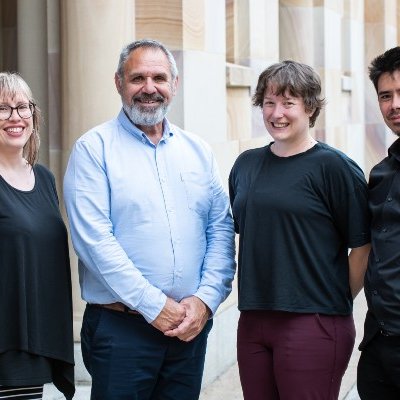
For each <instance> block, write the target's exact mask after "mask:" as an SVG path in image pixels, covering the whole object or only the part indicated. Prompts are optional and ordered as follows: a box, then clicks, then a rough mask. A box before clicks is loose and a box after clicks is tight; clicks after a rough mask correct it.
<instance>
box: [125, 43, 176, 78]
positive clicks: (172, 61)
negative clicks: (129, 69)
mask: <svg viewBox="0 0 400 400" xmlns="http://www.w3.org/2000/svg"><path fill="white" fill-rule="evenodd" d="M141 47H143V48H147V49H156V50H157V49H158V50H161V51H162V52H163V53H164V54H165V55H166V57H167V59H168V63H169V69H170V73H171V77H172V80H173V81H174V80H175V78H176V77H177V76H178V68H177V66H176V61H175V58H174V56H173V55H172V53H171V52H170V51H169V50H168V49H167V48H166V47H165V46H164V45H163V44H162V43H161V42H158V41H157V40H153V39H141V40H136V41H134V42H132V43H129V44H128V45H126V46H125V47H124V48H123V49H122V51H121V54H120V56H119V62H118V67H117V75H118V76H119V78H120V79H122V78H123V77H124V65H125V62H126V60H127V59H128V57H129V54H131V53H132V51H134V50H136V49H139V48H141Z"/></svg>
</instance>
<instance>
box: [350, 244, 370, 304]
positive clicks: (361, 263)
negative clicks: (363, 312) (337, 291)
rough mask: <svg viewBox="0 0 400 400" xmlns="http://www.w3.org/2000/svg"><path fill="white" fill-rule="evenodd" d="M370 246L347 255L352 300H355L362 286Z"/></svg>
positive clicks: (353, 250)
mask: <svg viewBox="0 0 400 400" xmlns="http://www.w3.org/2000/svg"><path fill="white" fill-rule="evenodd" d="M370 250H371V245H370V244H369V243H368V244H366V245H364V246H361V247H355V248H354V249H351V251H350V254H349V284H350V289H351V294H352V296H353V299H355V298H356V296H357V295H358V293H359V292H360V290H361V289H362V288H363V286H364V275H365V271H366V270H367V265H368V255H369V252H370Z"/></svg>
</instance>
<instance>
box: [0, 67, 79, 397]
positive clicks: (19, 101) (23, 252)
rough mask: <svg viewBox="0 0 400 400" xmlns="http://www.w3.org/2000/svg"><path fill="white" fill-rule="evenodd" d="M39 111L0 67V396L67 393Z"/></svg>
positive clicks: (51, 196) (60, 270)
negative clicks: (49, 388) (46, 388)
mask: <svg viewBox="0 0 400 400" xmlns="http://www.w3.org/2000/svg"><path fill="white" fill-rule="evenodd" d="M39 122H40V110H39V109H38V107H37V106H36V105H35V102H34V100H33V98H32V93H31V90H30V89H29V87H28V85H27V84H26V82H25V81H24V80H23V79H22V78H21V77H20V76H19V75H18V74H15V73H7V72H5V73H0V398H7V399H24V400H25V399H41V398H42V392H43V384H44V383H47V382H53V383H54V384H55V386H56V387H57V388H58V389H59V390H60V391H61V392H63V393H64V395H65V397H66V398H67V399H72V396H73V394H74V391H75V389H74V370H73V365H74V360H73V334H72V299H71V278H70V266H69V254H68V241H67V231H66V228H65V225H64V223H63V220H62V218H61V215H60V212H59V209H58V197H57V192H56V186H55V181H54V177H53V175H52V174H51V172H50V171H49V170H48V169H47V168H45V167H44V166H42V165H40V164H36V159H37V156H38V150H39V131H38V130H39Z"/></svg>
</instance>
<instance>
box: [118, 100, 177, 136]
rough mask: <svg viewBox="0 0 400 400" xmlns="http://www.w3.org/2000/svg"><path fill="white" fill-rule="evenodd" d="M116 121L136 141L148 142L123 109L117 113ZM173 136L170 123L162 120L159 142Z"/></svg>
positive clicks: (165, 119)
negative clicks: (161, 133)
mask: <svg viewBox="0 0 400 400" xmlns="http://www.w3.org/2000/svg"><path fill="white" fill-rule="evenodd" d="M117 119H118V121H119V122H120V124H121V125H122V126H123V128H124V129H125V130H126V131H127V132H129V133H130V134H132V135H133V136H135V137H136V138H137V139H139V140H140V141H142V140H143V139H145V140H147V141H149V138H148V137H147V136H146V134H145V133H144V132H143V131H142V130H141V129H139V128H138V127H137V126H136V125H135V124H134V123H133V122H132V121H131V120H130V119H129V118H128V116H127V115H126V114H125V111H124V109H123V108H121V111H120V112H119V114H118V117H117ZM173 135H174V132H173V129H172V127H171V124H170V122H169V121H168V119H167V118H164V120H163V135H162V139H161V140H160V141H163V140H167V139H168V138H170V137H171V136H173ZM149 142H150V141H149ZM150 143H151V142H150Z"/></svg>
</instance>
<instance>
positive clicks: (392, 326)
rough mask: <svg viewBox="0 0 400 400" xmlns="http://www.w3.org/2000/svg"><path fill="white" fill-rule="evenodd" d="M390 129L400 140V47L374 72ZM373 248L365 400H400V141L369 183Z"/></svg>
mask: <svg viewBox="0 0 400 400" xmlns="http://www.w3.org/2000/svg"><path fill="white" fill-rule="evenodd" d="M369 77H370V79H371V80H372V82H373V84H374V86H375V89H376V92H377V95H378V102H379V107H380V110H381V113H382V116H383V119H384V121H385V123H386V125H387V126H388V127H389V128H390V129H391V130H392V131H393V133H394V134H395V135H397V136H400V47H394V48H392V49H390V50H388V51H386V52H385V53H384V54H382V55H380V56H379V57H377V58H375V59H374V60H373V61H372V63H371V66H370V68H369ZM369 195H370V199H369V206H370V210H371V213H372V226H371V244H372V250H371V253H370V256H369V262H368V271H367V274H366V276H365V296H366V298H367V302H368V313H367V317H366V320H365V329H364V339H363V341H362V342H361V344H360V350H361V351H362V354H361V358H360V362H359V365H358V381H357V386H358V392H359V394H360V397H361V399H362V400H372V399H373V400H376V399H385V400H391V399H393V400H395V399H396V400H398V399H400V138H399V139H397V140H396V141H395V142H394V143H393V144H392V145H391V146H390V148H389V152H388V157H386V158H385V159H384V160H382V161H381V162H380V163H379V164H377V165H376V166H375V167H374V168H373V169H372V171H371V175H370V179H369Z"/></svg>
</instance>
